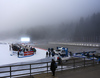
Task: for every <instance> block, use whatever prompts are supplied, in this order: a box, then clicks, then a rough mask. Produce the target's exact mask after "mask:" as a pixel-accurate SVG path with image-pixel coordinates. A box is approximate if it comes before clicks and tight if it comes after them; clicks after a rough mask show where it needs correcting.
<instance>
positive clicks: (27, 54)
mask: <svg viewBox="0 0 100 78" xmlns="http://www.w3.org/2000/svg"><path fill="white" fill-rule="evenodd" d="M33 54H34V52H33V51H27V52H24V56H29V55H33Z"/></svg>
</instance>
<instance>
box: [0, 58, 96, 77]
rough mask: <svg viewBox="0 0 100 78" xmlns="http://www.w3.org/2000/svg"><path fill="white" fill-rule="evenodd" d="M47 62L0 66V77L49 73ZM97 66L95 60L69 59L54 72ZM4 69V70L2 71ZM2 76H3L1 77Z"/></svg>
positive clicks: (48, 63)
mask: <svg viewBox="0 0 100 78" xmlns="http://www.w3.org/2000/svg"><path fill="white" fill-rule="evenodd" d="M50 63H51V61H49V62H41V63H31V64H21V65H12V66H0V77H10V78H11V77H21V76H30V77H31V76H32V75H34V74H40V73H49V72H51V71H50ZM96 64H98V63H97V62H95V60H94V59H93V60H86V59H85V58H84V59H70V60H68V61H67V62H62V63H61V64H60V65H58V66H57V70H56V71H63V70H69V69H75V68H79V67H86V66H91V65H93V66H94V65H96ZM4 69H5V70H4ZM37 70H38V71H37ZM3 74H4V75H3Z"/></svg>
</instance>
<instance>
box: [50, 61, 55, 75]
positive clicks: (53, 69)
mask: <svg viewBox="0 0 100 78" xmlns="http://www.w3.org/2000/svg"><path fill="white" fill-rule="evenodd" d="M55 64H56V62H55V60H54V59H52V62H51V66H50V70H51V71H52V74H53V75H52V76H55V70H56V66H55Z"/></svg>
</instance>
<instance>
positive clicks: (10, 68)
mask: <svg viewBox="0 0 100 78" xmlns="http://www.w3.org/2000/svg"><path fill="white" fill-rule="evenodd" d="M10 78H11V66H10Z"/></svg>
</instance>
